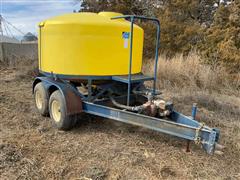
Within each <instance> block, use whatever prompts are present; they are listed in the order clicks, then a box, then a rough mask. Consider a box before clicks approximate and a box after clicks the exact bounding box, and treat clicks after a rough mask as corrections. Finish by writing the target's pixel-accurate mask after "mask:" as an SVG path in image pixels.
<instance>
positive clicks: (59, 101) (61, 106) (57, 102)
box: [49, 90, 77, 130]
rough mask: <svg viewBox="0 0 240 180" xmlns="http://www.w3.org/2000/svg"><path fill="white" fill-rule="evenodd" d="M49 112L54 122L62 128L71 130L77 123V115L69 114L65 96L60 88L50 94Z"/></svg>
mask: <svg viewBox="0 0 240 180" xmlns="http://www.w3.org/2000/svg"><path fill="white" fill-rule="evenodd" d="M49 112H50V117H51V119H52V120H53V124H54V125H55V126H56V127H57V128H58V129H60V130H70V129H71V128H72V127H73V126H74V125H75V124H76V121H77V115H71V116H68V115H67V112H66V107H65V101H64V97H63V96H62V94H61V92H60V91H59V90H57V91H54V92H53V93H52V95H51V96H50V100H49Z"/></svg>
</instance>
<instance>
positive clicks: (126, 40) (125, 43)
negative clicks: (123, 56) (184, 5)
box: [124, 39, 128, 48]
mask: <svg viewBox="0 0 240 180" xmlns="http://www.w3.org/2000/svg"><path fill="white" fill-rule="evenodd" d="M124 48H128V39H124Z"/></svg>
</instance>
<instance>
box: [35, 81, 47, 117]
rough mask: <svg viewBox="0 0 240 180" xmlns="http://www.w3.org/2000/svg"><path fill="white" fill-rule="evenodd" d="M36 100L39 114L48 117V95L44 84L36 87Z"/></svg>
mask: <svg viewBox="0 0 240 180" xmlns="http://www.w3.org/2000/svg"><path fill="white" fill-rule="evenodd" d="M34 100H35V106H36V108H37V110H38V112H39V113H40V114H41V115H42V116H48V115H49V111H48V93H47V89H46V88H45V87H44V85H43V83H42V82H40V83H38V84H37V85H36V86H35V87H34Z"/></svg>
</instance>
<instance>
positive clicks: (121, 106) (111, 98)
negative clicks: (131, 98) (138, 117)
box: [109, 96, 143, 112]
mask: <svg viewBox="0 0 240 180" xmlns="http://www.w3.org/2000/svg"><path fill="white" fill-rule="evenodd" d="M109 98H110V100H111V101H112V103H113V105H115V106H116V107H119V108H122V109H127V110H129V111H135V112H138V111H139V110H141V109H142V108H143V107H142V105H141V106H126V105H123V104H120V103H118V102H117V101H116V100H115V99H114V98H113V97H112V96H109Z"/></svg>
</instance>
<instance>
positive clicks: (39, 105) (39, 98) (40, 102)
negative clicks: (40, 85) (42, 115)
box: [35, 91, 43, 109]
mask: <svg viewBox="0 0 240 180" xmlns="http://www.w3.org/2000/svg"><path fill="white" fill-rule="evenodd" d="M35 101H36V105H37V108H38V109H42V107H43V98H42V94H41V93H40V92H39V91H36V94H35Z"/></svg>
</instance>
